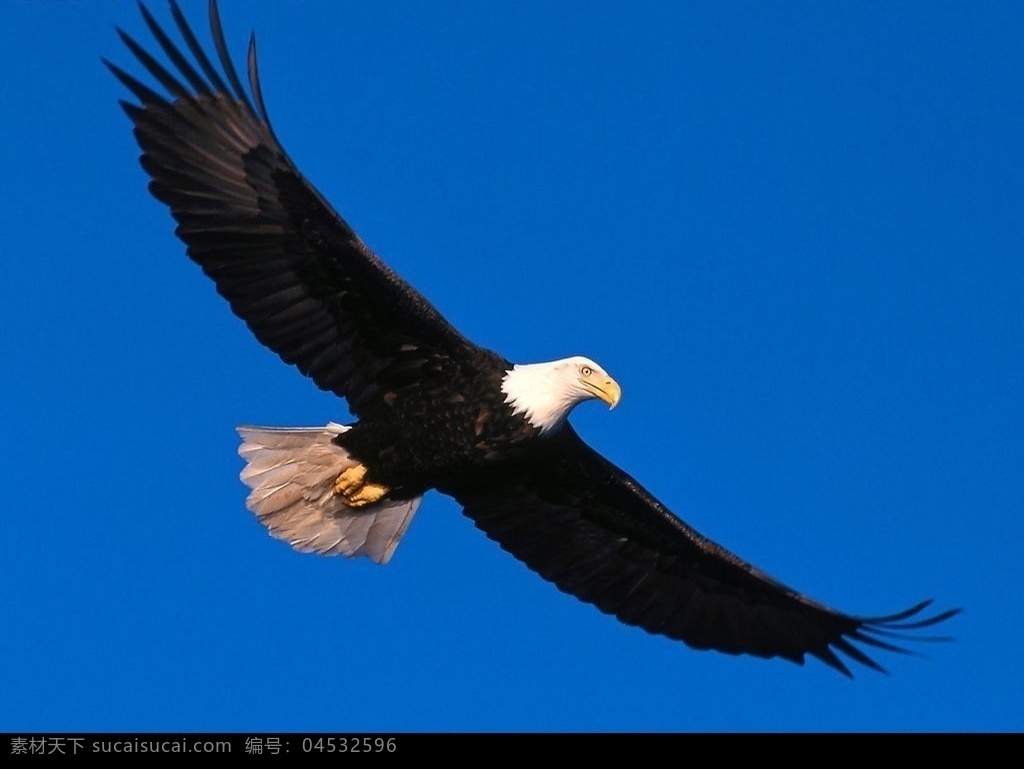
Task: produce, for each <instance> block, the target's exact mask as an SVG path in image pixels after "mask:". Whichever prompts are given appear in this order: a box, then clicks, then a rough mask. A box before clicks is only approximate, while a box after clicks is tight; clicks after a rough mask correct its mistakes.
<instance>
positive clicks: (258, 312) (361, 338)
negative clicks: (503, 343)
mask: <svg viewBox="0 0 1024 769" xmlns="http://www.w3.org/2000/svg"><path fill="white" fill-rule="evenodd" d="M142 10H143V15H144V17H145V20H146V23H147V25H148V26H149V28H150V30H151V31H152V33H153V36H154V37H155V39H156V41H157V43H158V44H159V45H160V47H161V49H163V51H164V53H165V54H166V55H167V58H168V59H169V60H170V62H171V63H172V64H173V65H174V68H175V69H176V70H177V75H175V74H172V73H171V72H169V71H168V70H167V69H165V68H164V67H163V66H162V65H161V64H160V63H159V62H158V61H157V60H156V59H155V58H154V57H153V56H151V55H150V54H149V53H147V52H146V50H145V49H143V48H142V47H141V46H140V45H139V44H138V43H136V42H135V41H134V40H133V39H132V38H131V37H129V36H128V35H126V34H125V33H124V32H120V34H121V38H122V39H123V40H124V42H125V44H126V45H127V46H128V48H129V50H130V51H131V52H132V53H133V54H134V55H135V57H136V58H137V59H138V60H139V62H140V63H141V64H142V65H143V66H144V67H145V68H146V70H148V71H149V73H150V74H151V75H152V77H153V78H154V79H155V81H157V82H158V83H159V85H160V86H161V87H162V88H163V89H164V90H165V91H166V92H167V93H168V94H169V97H165V96H163V95H161V94H159V93H157V92H156V91H154V90H152V89H151V88H149V87H148V86H146V85H144V84H143V83H141V82H139V81H138V80H136V79H135V78H133V77H132V76H131V75H129V74H127V73H126V72H124V71H123V70H121V69H119V68H118V67H116V66H114V65H113V64H110V63H109V62H105V63H106V64H107V66H108V67H109V68H110V69H111V71H112V72H113V73H114V75H115V76H117V78H118V79H119V80H120V81H121V82H122V83H124V85H125V86H127V87H128V89H129V90H131V91H132V93H133V94H134V95H135V96H136V98H137V99H138V101H139V104H131V103H127V102H122V106H123V107H124V110H125V112H127V114H128V116H129V117H130V118H131V120H132V122H133V123H134V124H135V137H136V139H137V140H138V143H139V146H140V147H141V148H142V153H143V154H142V166H143V168H144V169H145V170H146V172H147V173H148V174H149V175H150V176H151V177H152V182H151V184H150V190H151V191H152V193H153V194H154V195H155V196H156V197H157V198H158V199H159V200H161V201H162V202H164V203H166V204H167V205H168V206H169V207H170V209H171V213H172V214H173V215H174V218H175V219H176V220H177V222H178V227H177V230H176V232H177V235H178V237H179V238H181V240H183V241H184V242H185V244H186V245H187V246H188V254H189V256H190V257H191V258H192V259H193V260H194V261H195V262H197V263H198V264H199V265H200V266H201V267H202V269H203V271H204V272H205V273H206V274H207V275H209V276H210V277H211V278H213V280H214V281H215V282H216V285H217V290H218V291H219V292H220V294H221V295H223V296H224V297H225V298H226V299H227V300H228V301H229V302H230V304H231V308H232V310H234V312H235V314H236V315H238V316H239V317H240V318H242V319H243V320H244V321H245V322H246V323H247V324H248V326H249V328H250V329H252V331H253V333H254V334H255V335H256V337H257V339H259V341H260V342H262V343H263V344H265V345H266V346H267V347H269V348H270V349H272V350H274V351H275V352H276V353H277V354H278V355H280V356H281V358H283V359H284V361H285V362H287V363H290V364H294V365H295V366H297V367H298V368H299V370H300V371H302V373H303V374H306V375H308V376H309V377H311V378H312V379H313V381H314V382H316V384H317V385H318V386H319V387H321V388H322V389H324V390H329V391H332V392H334V393H336V394H337V395H339V396H341V397H344V398H347V399H348V401H349V405H350V407H351V410H352V412H353V413H354V414H356V415H364V414H367V413H371V412H372V411H373V410H374V409H375V408H378V407H379V406H380V403H381V399H382V397H383V395H384V392H385V391H386V389H387V386H386V385H387V383H386V382H382V381H381V378H382V377H384V378H386V376H387V373H386V372H387V371H388V370H389V367H391V366H392V365H393V364H394V363H395V361H396V360H398V359H399V358H401V357H403V356H405V357H408V355H409V354H410V351H412V354H414V355H415V356H417V358H418V359H420V360H419V362H420V363H423V362H427V361H429V359H430V358H432V357H439V358H449V357H451V355H452V354H453V352H455V351H457V350H460V349H461V350H464V349H466V348H471V347H472V345H471V344H470V343H469V342H468V341H467V340H466V339H464V338H463V337H462V336H461V335H460V334H459V333H458V331H456V330H455V329H454V328H453V327H452V326H451V325H450V324H449V323H448V322H447V321H445V320H444V318H443V317H442V316H441V315H440V313H438V311H437V310H436V309H434V307H433V306H431V304H430V303H429V302H428V301H427V300H426V299H424V298H423V297H422V296H421V295H420V294H418V293H417V292H416V291H415V290H414V289H413V288H412V287H411V286H409V285H408V284H406V283H405V282H404V281H402V280H401V279H400V278H399V277H398V276H397V275H396V274H395V273H394V272H393V271H392V270H391V269H390V268H388V267H387V265H385V264H384V263H383V262H382V261H381V260H380V259H378V258H377V256H376V255H375V254H374V253H373V252H372V251H371V250H370V249H369V248H368V247H367V246H366V245H365V244H364V243H363V242H362V240H360V239H359V237H358V236H357V235H356V234H355V232H353V230H352V229H351V228H350V227H349V226H348V224H346V223H345V221H344V220H343V219H342V218H341V217H340V216H339V215H338V214H337V213H335V212H334V211H333V210H332V208H331V207H330V205H329V204H328V203H327V202H326V201H325V200H324V198H323V197H322V196H321V195H320V193H318V192H317V191H316V189H314V187H313V186H312V185H311V184H309V182H307V181H306V180H305V179H304V178H303V177H302V175H301V174H300V173H299V171H298V170H297V169H296V167H295V165H294V164H293V163H292V161H291V160H290V159H289V157H288V155H287V154H286V153H285V151H284V149H283V148H282V147H281V144H280V143H279V142H278V140H277V137H276V136H275V134H274V131H273V129H272V127H271V125H270V121H269V119H268V118H267V112H266V108H265V106H264V102H263V94H262V91H261V89H260V83H259V74H258V71H257V68H256V48H255V39H253V40H252V41H251V42H250V45H249V53H248V79H249V90H250V91H251V97H252V98H251V99H250V94H248V93H247V92H246V89H245V87H244V85H243V84H242V82H241V80H240V78H239V77H238V74H237V72H236V70H235V68H234V66H233V65H232V63H231V59H230V58H229V56H228V53H227V45H226V43H225V40H224V34H223V31H222V28H221V23H220V18H219V15H218V12H217V6H216V3H215V2H214V1H213V0H211V2H210V26H211V29H212V33H213V39H214V46H215V48H216V51H217V58H218V60H219V62H220V67H221V71H218V69H217V68H216V67H215V66H214V64H213V63H212V62H211V61H210V59H209V57H208V56H207V55H206V54H205V53H204V51H203V49H202V47H201V46H200V45H199V43H198V41H197V39H196V36H195V34H194V33H193V32H192V30H191V28H190V27H189V25H188V23H187V22H186V20H185V17H184V16H183V14H182V13H181V11H180V9H179V8H178V7H177V5H176V3H174V2H173V0H172V2H171V12H172V15H173V18H174V21H175V24H176V26H177V27H178V30H179V32H180V33H181V36H182V38H183V40H184V41H185V44H186V46H187V48H188V50H189V51H190V52H191V55H192V59H193V61H192V62H190V61H189V59H188V57H187V56H186V55H185V54H184V53H183V52H182V51H181V49H179V48H178V47H176V46H175V45H174V43H173V42H172V41H171V39H170V38H169V37H168V35H167V34H166V33H165V32H164V31H163V30H162V29H161V28H160V26H159V25H158V24H157V23H156V21H155V20H154V19H153V17H152V15H151V14H150V13H149V12H148V11H146V9H145V8H143V9H142ZM182 81H184V82H182ZM186 83H187V85H186ZM254 103H255V106H254ZM424 368H425V369H429V367H427V366H424Z"/></svg>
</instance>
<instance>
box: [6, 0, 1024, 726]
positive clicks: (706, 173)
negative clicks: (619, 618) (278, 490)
mask: <svg viewBox="0 0 1024 769" xmlns="http://www.w3.org/2000/svg"><path fill="white" fill-rule="evenodd" d="M183 5H184V7H185V10H186V12H188V13H189V16H190V18H191V19H192V20H193V22H194V26H196V28H197V30H198V31H201V32H202V33H203V39H204V40H206V39H207V38H206V35H205V32H206V29H205V26H206V25H205V2H189V1H188V0H186V1H185V2H184V3H183ZM223 6H224V7H223V12H224V16H225V23H226V29H227V31H228V36H229V40H230V43H231V47H232V50H233V51H234V52H235V54H236V56H238V57H241V56H242V53H243V51H244V43H245V40H246V37H247V35H248V32H249V30H250V29H255V30H257V32H258V35H259V41H260V47H261V62H262V72H263V80H264V88H265V92H266V96H267V100H268V106H269V108H270V112H271V115H272V116H273V117H274V118H275V123H276V128H277V131H278V133H279V135H280V136H281V138H282V140H283V141H284V143H285V145H286V146H287V148H288V149H289V151H290V153H291V154H292V155H293V157H294V158H295V160H296V161H297V162H298V164H299V165H300V167H301V168H302V169H303V170H304V171H305V172H306V173H307V175H308V176H310V177H311V178H312V179H313V180H314V182H315V183H316V184H317V186H318V187H319V188H320V189H321V190H322V191H323V192H324V193H325V194H326V195H327V197H328V198H329V199H330V200H331V201H332V202H333V203H334V205H335V206H336V207H337V208H338V209H339V210H340V211H341V212H342V213H343V214H344V215H345V216H346V217H347V218H348V220H349V221H350V222H351V223H352V224H353V226H355V227H356V229H357V230H358V231H359V232H360V233H361V234H362V235H363V237H364V239H366V240H367V241H368V242H369V243H370V244H371V246H372V247H374V248H375V249H376V250H377V251H378V252H379V253H380V254H381V255H382V256H383V257H384V258H385V259H386V260H387V261H388V262H389V263H390V264H391V265H392V266H393V267H394V268H395V269H396V270H398V271H399V272H400V273H401V274H402V275H403V276H404V277H406V278H407V279H408V280H410V281H411V282H412V283H413V284H414V285H415V286H417V287H418V288H419V289H420V290H421V291H423V292H424V293H425V294H426V295H427V296H428V297H429V298H430V299H431V300H432V301H434V302H435V303H436V304H437V305H438V307H439V308H440V309H441V310H442V311H443V312H444V313H445V314H446V315H447V316H448V318H449V319H450V320H451V321H452V322H454V323H455V324H456V325H457V326H459V327H460V328H461V329H462V330H464V331H465V332H466V333H467V334H468V335H469V336H470V337H471V338H472V339H474V340H476V341H477V342H479V343H481V344H485V345H487V346H490V347H493V348H494V349H497V350H500V351H501V352H502V353H504V354H505V355H506V356H507V357H510V358H512V359H514V360H519V361H533V360H544V359H550V358H555V357H563V356H566V355H571V354H587V355H589V356H591V357H593V358H595V359H596V360H598V361H599V362H600V363H602V364H603V365H604V366H605V367H606V368H607V369H608V370H609V371H610V372H612V374H613V375H614V376H616V378H617V379H618V380H619V381H620V382H621V384H622V386H623V390H624V400H623V402H622V405H621V406H620V407H619V409H617V410H616V411H615V412H613V413H611V414H609V413H607V411H606V410H604V409H603V408H600V407H598V406H597V405H594V404H588V405H586V406H584V407H581V408H580V409H579V410H578V411H577V413H576V415H575V417H574V423H575V425H576V426H577V428H578V429H579V430H580V431H581V432H582V433H583V434H584V436H585V437H586V438H587V439H588V440H589V441H591V442H592V443H593V444H594V445H596V446H597V447H598V448H599V449H600V450H602V451H603V452H605V453H606V454H607V455H608V456H610V457H611V458H612V459H613V460H614V461H616V462H617V463H618V464H620V465H622V466H623V467H625V468H626V469H628V470H629V471H630V472H631V473H632V474H634V475H635V476H637V478H638V479H639V480H640V481H641V482H643V483H644V484H645V485H646V486H648V487H649V488H650V489H651V490H652V491H653V492H654V493H655V494H656V495H658V496H659V497H660V498H661V499H663V500H664V501H665V502H666V503H667V504H668V505H669V506H670V507H672V508H673V509H674V510H676V511H677V512H678V513H679V514H680V515H681V516H682V517H684V518H685V519H686V520H687V521H689V522H690V523H691V524H693V525H695V526H696V527H698V528H699V529H700V530H701V531H702V532H704V533H705V534H707V535H708V536H710V537H712V538H713V539H716V540H717V541H719V542H721V543H722V544H723V545H725V546H727V547H729V548H730V549H732V550H734V551H735V552H737V553H739V554H740V555H742V556H743V557H744V558H746V559H748V560H750V561H752V562H754V563H755V564H757V565H759V566H761V567H762V568H764V569H766V570H768V571H769V572H771V573H772V574H774V575H776V576H777V577H779V578H780V579H782V580H784V581H785V582H787V583H789V584H791V585H793V586H795V587H797V588H799V589H801V590H803V591H806V592H807V593H809V594H811V595H812V596H814V597H816V598H818V599H820V600H822V601H824V602H826V603H829V604H831V605H833V606H836V607H838V608H841V609H843V610H845V611H849V612H853V613H861V614H872V613H875V614H877V613H886V612H891V611H895V610H898V609H901V608H903V607H905V606H907V605H909V604H911V603H913V602H915V601H917V600H919V599H922V598H926V597H930V596H934V597H935V598H937V599H938V600H939V602H940V605H941V606H942V607H949V606H957V605H962V606H964V607H966V612H965V614H964V615H963V616H962V617H959V618H957V619H955V620H954V621H952V622H951V623H949V625H948V630H949V631H950V632H951V633H953V634H955V635H956V637H957V639H958V640H957V642H956V643H955V644H945V645H939V646H930V647H927V648H925V649H924V651H925V652H927V653H928V657H927V658H914V657H911V658H904V657H893V656H888V657H885V658H884V659H882V660H881V661H883V663H884V664H886V665H887V666H888V667H889V668H890V670H891V673H892V674H891V675H890V676H881V675H877V674H874V673H871V672H870V671H866V670H865V671H858V678H857V679H856V680H855V681H853V682H850V681H847V680H845V679H843V678H842V677H840V676H838V675H836V674H835V673H833V672H832V671H831V670H829V669H827V668H825V667H824V666H823V665H821V664H818V663H815V662H812V663H809V664H808V665H807V666H806V668H798V667H796V666H793V665H791V664H788V663H784V662H778V661H775V662H765V661H761V660H755V659H751V658H732V657H727V656H724V655H720V654H715V653H708V652H695V651H692V650H690V649H688V648H686V647H685V646H682V645H680V644H678V643H673V642H671V641H668V640H666V639H663V638H660V637H653V636H649V635H647V634H645V633H644V632H642V631H639V630H636V629H633V628H628V627H625V626H622V625H620V624H619V623H618V622H616V621H614V620H613V619H611V618H609V617H606V616H604V615H602V614H600V613H599V612H598V611H596V610H595V609H593V608H592V607H590V606H587V605H584V604H582V603H579V602H577V601H576V600H575V599H573V598H571V597H568V596H565V595H563V594H561V593H559V592H558V591H557V590H556V589H555V588H553V587H552V586H551V585H549V584H547V583H545V582H544V581H542V580H541V579H540V578H538V577H536V576H535V575H533V574H532V573H531V572H529V571H528V570H527V569H526V568H525V567H524V566H522V565H520V564H519V563H518V562H516V561H515V560H513V559H512V558H510V557H509V556H507V555H506V554H504V553H503V552H502V551H500V550H499V549H498V547H497V546H496V545H494V544H493V543H491V542H490V541H489V540H487V539H486V538H485V537H484V536H483V535H481V534H480V533H479V532H477V531H476V530H475V529H474V528H473V526H472V525H471V523H470V522H469V521H468V520H466V519H464V518H463V517H462V516H461V515H460V513H459V510H458V509H457V508H456V506H455V505H454V504H453V503H452V502H451V501H449V500H447V499H445V498H441V497H438V496H436V495H435V496H432V497H430V498H429V499H428V500H427V501H426V502H425V503H424V505H423V507H422V508H421V512H420V513H419V515H418V518H417V519H416V520H415V522H414V524H413V526H412V528H411V530H410V531H409V533H408V535H407V537H406V539H405V540H404V541H403V543H402V545H401V547H400V548H399V550H398V552H397V554H396V557H395V559H394V560H393V561H392V563H391V564H390V565H388V566H387V567H385V568H380V567H376V566H374V565H373V564H371V563H368V562H362V561H360V562H347V561H343V560H341V559H318V558H315V557H312V556H303V555H299V554H297V553H294V552H292V551H291V550H290V549H289V548H287V547H286V546H285V545H283V544H281V543H279V542H277V541H275V540H272V539H270V538H269V537H268V536H267V535H266V534H265V532H264V530H263V529H262V527H260V526H259V525H258V524H257V523H256V522H255V521H254V519H253V518H252V517H251V516H250V514H249V513H247V512H246V510H245V507H244V497H245V489H244V487H243V486H242V484H241V483H240V482H239V481H238V478H237V475H238V472H239V470H240V467H241V461H240V460H239V458H238V457H237V456H236V454H235V450H236V443H237V438H236V435H235V432H234V427H235V425H237V424H240V423H264V424H274V425H312V424H322V423H324V422H325V421H327V420H330V419H333V420H338V421H344V420H345V418H346V412H345V410H344V407H343V405H342V404H341V403H340V402H338V401H336V400H335V399H334V398H333V397H331V396H329V395H326V394H324V393H321V392H319V391H318V390H317V389H316V388H315V386H314V385H313V384H312V383H311V382H309V381H307V380H305V379H304V378H303V377H301V376H300V375H299V374H298V373H297V372H296V371H295V370H293V369H290V368H288V367H286V366H284V365H283V364H281V363H280V361H279V360H278V359H277V358H276V357H275V356H274V355H272V354H271V353H269V352H267V351H266V350H264V349H263V348H261V347H260V346H259V345H258V344H257V343H256V342H255V341H254V340H253V339H252V338H251V336H250V335H249V333H248V331H247V330H246V329H245V327H244V326H243V324H242V323H241V322H240V321H238V320H237V319H235V318H234V317H233V316H232V315H231V313H230V311H229V309H228V307H227V305H226V303H224V302H223V300H221V299H220V298H219V297H218V296H217V295H216V294H215V292H214V290H213V286H212V284H211V283H210V282H209V281H207V280H206V279H205V278H204V277H203V276H202V275H201V273H200V271H199V270H198V268H196V267H195V266H194V265H192V264H191V263H189V262H188V261H187V259H186V258H185V257H184V254H183V247H182V245H181V244H180V243H179V242H178V241H177V240H176V239H175V238H174V237H173V235H172V229H173V228H172V222H171V219H170V216H169V215H168V213H167V212H166V211H165V210H164V209H163V207H162V206H160V205H159V204H157V203H156V202H155V201H154V200H153V199H152V198H150V196H149V195H148V194H147V193H146V190H145V178H144V176H143V173H142V171H141V169H140V167H139V165H138V163H137V156H138V151H137V148H136V145H135V144H134V142H133V140H132V137H131V135H130V131H129V124H128V121H127V119H126V118H125V117H124V116H123V115H122V114H121V112H120V110H119V109H118V108H117V104H116V100H117V99H118V98H120V97H122V96H124V95H125V93H124V91H123V89H122V88H121V87H120V86H119V85H118V84H117V83H116V82H115V81H114V80H113V78H111V77H110V76H109V75H108V74H107V73H106V71H105V70H104V69H103V68H102V67H101V65H100V63H99V57H100V56H101V55H103V56H107V57H110V58H112V59H113V60H115V61H117V62H119V63H122V64H130V63H131V57H130V55H129V54H128V53H127V51H125V50H124V49H123V47H122V46H121V45H120V43H119V41H118V40H117V38H116V36H115V34H114V31H113V26H114V25H115V24H118V25H121V26H123V27H125V28H126V29H127V30H129V31H130V32H132V33H133V34H136V35H137V37H139V38H140V39H143V40H146V41H149V40H150V38H149V37H148V35H147V34H146V32H145V28H144V25H143V23H142V20H141V18H140V16H139V15H138V12H137V10H136V8H135V5H134V3H130V2H120V1H117V2H115V1H113V0H103V1H102V2H101V1H100V0H77V1H76V2H70V0H69V1H66V2H65V1H58V0H45V1H44V0H4V2H3V3H2V4H0V64H2V69H3V72H4V73H5V85H4V88H3V106H2V108H0V109H2V110H3V137H4V141H3V154H4V158H3V187H2V188H3V190H4V192H2V193H0V195H2V196H3V199H2V206H0V227H2V232H3V236H2V238H3V240H2V247H0V251H2V253H3V257H2V259H3V275H4V280H3V281H2V282H0V317H2V323H0V349H2V350H3V359H4V361H5V363H4V367H5V368H4V373H5V376H4V377H3V381H2V383H0V396H2V400H3V403H4V407H3V409H2V416H0V424H2V426H3V433H4V440H3V441H2V442H0V467H3V480H4V483H3V486H4V495H3V497H4V501H3V514H2V515H3V520H4V527H3V531H4V534H3V537H2V538H0V563H2V564H3V566H2V572H0V573H2V574H3V579H2V580H0V615H2V616H3V621H2V624H0V660H2V662H0V730H2V729H6V730H15V731H18V730H31V729H49V730H100V729H103V730H119V729H126V730H160V729H163V730H180V729H197V730H211V729H229V730H303V729H311V730H332V731H348V730H381V731H387V730H639V731H663V730H794V729H796V730H819V729H822V730H836V729H838V730H847V729H849V730H864V729H869V730H949V729H957V730H965V729H966V730H978V729H980V730H989V729H998V730H1019V729H1021V728H1022V727H1024V708H1022V707H1021V703H1022V701H1024V673H1022V672H1021V666H1020V650H1019V645H1020V638H1021V635H1022V633H1024V609H1022V607H1021V601H1020V598H1019V591H1020V585H1021V583H1022V579H1024V565H1022V558H1021V535H1022V523H1021V518H1020V516H1021V512H1022V510H1024V498H1022V497H1024V494H1022V484H1021V480H1022V475H1021V469H1022V460H1024V451H1022V449H1024V438H1022V436H1024V418H1022V416H1024V415H1022V408H1021V405H1022V385H1024V313H1022V309H1021V308H1022V304H1021V296H1022V293H1024V266H1022V257H1024V228H1022V224H1021V223H1022V221H1024V219H1022V213H1024V209H1022V204H1024V182H1022V179H1024V151H1022V143H1021V135H1022V133H1021V132H1022V129H1024V99H1022V92H1021V75H1022V73H1024V48H1022V46H1021V45H1020V41H1021V40H1022V39H1024V10H1022V9H1021V6H1020V4H1018V3H1012V2H1007V3H998V2H987V3H984V4H977V3H969V2H961V3H950V2H904V3H898V4H894V3H886V4H882V3H871V4H864V3H855V2H832V3H819V2H806V3H796V2H793V3H784V4H779V3H772V4H765V3H710V2H709V3H699V4H696V3H685V4H684V3H662V4H658V3H632V4H629V6H628V9H627V6H626V4H607V3H594V2H586V3H583V2H564V3H558V4H552V3H546V2H516V3H505V4H500V5H499V4H497V3H470V2H445V3H441V2H438V3H416V2H387V3H353V2H325V1H321V2H314V1H313V0H302V1H301V2H298V1H295V2H283V1H282V2H269V1H264V2H233V1H231V0H229V1H228V2H225V3H224V4H223ZM552 6H555V7H552ZM153 9H154V11H155V12H156V14H157V16H158V18H160V19H162V20H169V15H168V13H167V11H166V7H165V6H164V4H163V3H161V2H157V3H154V4H153ZM135 71H138V67H135Z"/></svg>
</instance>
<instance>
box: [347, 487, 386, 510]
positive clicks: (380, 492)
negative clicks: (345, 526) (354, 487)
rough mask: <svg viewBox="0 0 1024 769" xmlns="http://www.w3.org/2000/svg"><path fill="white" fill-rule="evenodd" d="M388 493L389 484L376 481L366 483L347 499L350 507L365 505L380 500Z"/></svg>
mask: <svg viewBox="0 0 1024 769" xmlns="http://www.w3.org/2000/svg"><path fill="white" fill-rule="evenodd" d="M387 493H388V487H387V486H381V485H379V484H376V483H364V484H363V485H362V487H360V489H359V491H357V492H356V493H355V494H352V495H351V496H349V497H348V498H346V499H345V502H346V503H347V504H348V506H349V507H365V506H366V505H372V504H373V503H374V502H378V501H380V500H381V499H382V498H383V497H384V496H386V495H387Z"/></svg>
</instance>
